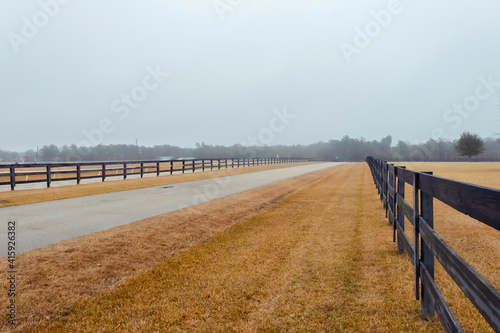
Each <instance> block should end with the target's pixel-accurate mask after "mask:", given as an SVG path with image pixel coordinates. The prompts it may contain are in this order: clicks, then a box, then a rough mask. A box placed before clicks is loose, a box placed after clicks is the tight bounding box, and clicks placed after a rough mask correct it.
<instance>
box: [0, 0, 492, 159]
mask: <svg viewBox="0 0 500 333" xmlns="http://www.w3.org/2000/svg"><path fill="white" fill-rule="evenodd" d="M0 34H1V35H2V36H3V38H2V39H1V41H0V59H1V61H0V91H1V92H2V93H1V97H2V98H1V99H0V110H1V119H2V120H1V122H2V129H1V131H0V149H3V150H10V151H25V150H27V149H36V146H42V145H48V144H56V145H58V146H61V145H64V144H67V145H71V144H78V145H95V144H98V143H103V144H115V143H116V144H117V143H126V144H132V143H135V142H136V139H137V140H138V143H139V144H140V145H146V146H152V145H157V144H170V145H177V146H181V147H193V146H194V145H195V144H196V143H197V142H206V143H209V144H214V145H215V144H217V145H219V144H220V145H232V144H235V143H244V144H250V140H249V138H250V137H254V138H257V142H254V143H255V144H267V145H274V144H288V145H291V144H309V143H314V142H318V141H328V140H330V139H339V138H341V137H342V136H344V135H349V136H351V137H358V138H359V137H364V138H365V139H367V140H372V139H380V138H382V137H385V136H386V135H392V136H393V138H394V140H393V142H396V141H397V140H405V141H409V142H412V143H413V142H421V141H426V140H428V139H429V138H434V139H439V138H451V139H455V138H458V137H459V135H460V133H461V132H463V131H471V132H474V133H477V134H479V135H480V136H483V137H488V136H490V137H498V135H499V133H500V107H499V105H498V104H499V103H500V102H499V96H500V66H499V63H500V43H499V41H500V2H498V1H495V0H479V1H451V0H448V1H445V0H443V1H439V2H433V1H396V0H393V1H356V2H353V1H319V0H308V1H305V0H304V1H291V0H286V1H285V0H283V1H269V0H267V1H266V0H252V1H249V0H247V1H244V0H241V1H237V0H216V1H213V0H204V1H198V0H193V1H186V0H178V1H177V0H170V1H169V0H165V1H159V0H158V1H153V0H150V1H123V0H121V1H118V0H108V1H95V0H87V1H76V0H72V1H68V0H65V1H62V0H59V1H56V0H41V1H16V0H3V1H2V2H1V4H0Z"/></svg>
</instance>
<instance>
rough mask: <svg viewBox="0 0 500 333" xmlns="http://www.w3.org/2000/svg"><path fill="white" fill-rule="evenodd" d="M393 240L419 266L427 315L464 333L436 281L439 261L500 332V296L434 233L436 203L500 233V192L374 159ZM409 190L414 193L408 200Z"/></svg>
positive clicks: (419, 293) (418, 287) (418, 289)
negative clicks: (410, 233) (407, 225)
mask: <svg viewBox="0 0 500 333" xmlns="http://www.w3.org/2000/svg"><path fill="white" fill-rule="evenodd" d="M366 162H367V163H368V165H369V166H370V169H371V172H372V175H373V179H374V181H375V185H376V187H377V189H378V193H379V195H380V200H381V201H382V203H383V206H384V208H385V210H386V217H387V218H388V219H389V222H390V224H391V225H392V226H393V240H394V241H396V239H397V247H398V250H399V251H400V252H406V253H407V254H408V256H409V258H410V260H411V262H412V263H413V266H414V268H415V269H414V284H415V298H416V299H417V300H420V301H421V311H422V315H423V316H424V317H426V318H433V317H434V316H435V314H437V316H438V318H439V320H440V321H441V323H442V325H443V328H444V329H445V331H446V332H462V328H461V327H460V325H459V323H458V321H457V320H456V318H455V316H454V314H453V312H452V311H451V310H450V307H449V306H448V304H447V302H446V300H445V299H444V297H443V295H442V293H441V292H440V290H439V288H438V286H437V285H436V283H435V281H434V259H437V260H438V261H439V263H440V264H441V266H442V267H443V268H444V270H445V271H446V272H447V274H449V276H450V277H451V278H452V279H453V281H454V282H455V283H456V284H457V285H458V287H459V288H460V289H461V290H462V292H463V293H464V294H465V295H466V297H467V298H468V299H469V300H470V301H471V302H472V304H473V305H474V306H475V307H476V308H477V310H478V311H479V312H480V313H481V315H482V316H483V317H484V319H486V321H487V322H488V324H489V325H490V326H491V328H492V329H493V330H494V331H495V332H500V293H499V292H498V290H497V289H496V288H495V287H494V286H493V285H492V284H491V283H490V282H488V281H487V280H486V279H485V278H484V277H483V276H481V275H480V274H479V273H478V272H477V271H476V270H475V269H474V268H473V267H472V266H471V265H469V264H468V263H467V262H466V261H465V260H464V259H463V258H462V257H461V256H459V255H458V254H457V253H456V251H455V250H454V249H452V248H451V247H450V246H449V245H448V244H447V243H446V242H445V241H444V240H443V239H442V237H441V236H440V235H438V234H437V233H436V231H435V230H434V199H437V200H439V201H441V202H443V203H444V204H446V205H448V206H450V207H452V208H454V209H455V210H457V211H459V212H461V213H463V214H465V215H468V216H470V217H472V218H474V219H476V220H477V221H479V222H481V223H484V224H486V225H488V226H490V227H492V228H494V229H496V230H497V231H498V230H500V191H499V190H496V189H492V188H486V187H482V186H477V185H472V184H468V183H463V182H459V181H454V180H450V179H446V178H441V177H436V176H433V175H432V172H415V171H411V170H407V169H406V168H405V167H403V166H399V167H398V166H394V165H393V164H388V163H387V162H385V161H381V160H378V159H375V158H373V157H368V158H367V159H366ZM405 184H407V185H410V186H412V187H413V191H412V193H410V194H411V196H409V197H410V198H412V199H413V200H411V203H409V201H410V200H408V199H405ZM405 220H406V221H409V222H410V223H411V224H412V227H413V237H412V238H413V242H411V241H410V239H409V238H408V237H407V234H406V233H405Z"/></svg>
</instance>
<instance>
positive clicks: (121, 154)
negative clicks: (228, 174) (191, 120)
mask: <svg viewBox="0 0 500 333" xmlns="http://www.w3.org/2000/svg"><path fill="white" fill-rule="evenodd" d="M480 140H481V141H482V142H483V146H482V150H481V151H482V153H480V154H479V155H477V156H474V157H473V160H477V161H500V138H497V139H494V138H486V139H480ZM457 143H458V142H457V140H455V141H449V140H437V141H436V140H433V139H430V140H428V141H427V142H425V143H420V144H411V143H408V142H404V141H401V140H399V141H397V142H396V143H395V144H394V143H393V142H392V137H391V136H390V135H389V136H386V137H384V138H382V139H380V140H379V141H378V140H373V141H367V140H365V139H363V138H359V139H358V138H351V137H349V136H347V135H346V136H344V137H343V138H342V139H340V140H330V141H328V142H318V143H313V144H309V145H292V146H285V145H275V146H253V147H247V146H242V145H238V144H236V145H232V146H229V147H227V146H219V145H210V144H206V143H204V142H202V143H198V144H196V147H195V148H181V147H176V146H171V145H158V146H154V147H145V146H137V145H124V144H118V145H98V146H93V147H77V146H75V145H71V146H62V147H57V146H55V145H48V146H43V147H41V148H40V149H39V151H38V154H37V152H36V151H35V150H33V149H32V150H28V151H26V152H24V153H19V152H8V151H2V150H0V162H35V161H37V162H58V161H59V162H76V161H119V160H158V159H170V158H172V159H178V158H188V157H193V158H251V157H260V158H265V157H276V156H279V157H301V158H312V159H321V160H328V161H364V159H365V158H366V156H369V155H371V156H375V157H377V158H380V159H384V160H387V161H466V160H468V156H466V155H465V156H464V155H463V154H460V152H459V151H457V148H456V147H457Z"/></svg>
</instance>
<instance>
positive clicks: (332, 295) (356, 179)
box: [0, 163, 500, 332]
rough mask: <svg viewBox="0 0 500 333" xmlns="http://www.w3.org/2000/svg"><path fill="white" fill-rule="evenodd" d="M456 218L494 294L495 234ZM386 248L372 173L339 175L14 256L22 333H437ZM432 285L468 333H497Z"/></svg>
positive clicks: (450, 224) (325, 174)
mask: <svg viewBox="0 0 500 333" xmlns="http://www.w3.org/2000/svg"><path fill="white" fill-rule="evenodd" d="M424 167H425V168H426V169H429V170H436V169H439V168H432V167H433V166H432V165H425V166H424ZM447 167H448V169H453V165H448V166H447ZM443 170H444V169H443ZM451 172H453V171H451ZM442 176H446V175H445V174H442ZM485 176H486V177H491V175H489V174H485ZM466 177H467V176H466ZM464 180H465V179H464ZM452 213H453V212H452V211H451V210H450V209H448V208H446V207H444V205H441V206H440V204H439V203H436V215H435V226H436V229H437V230H438V232H439V233H440V234H443V235H444V236H445V238H446V240H447V241H449V242H450V243H452V245H453V246H454V247H456V248H460V251H459V253H460V254H462V255H464V256H465V257H466V259H467V260H470V261H471V262H472V263H473V265H474V267H476V268H477V269H478V270H479V271H480V272H481V273H482V274H484V275H485V276H486V277H487V278H488V279H489V280H490V281H492V282H493V283H494V284H495V285H496V286H497V287H498V286H500V276H499V272H500V269H499V268H500V267H499V266H498V265H499V264H498V263H500V237H499V236H498V234H499V233H498V232H496V231H493V230H491V228H488V227H485V226H481V225H480V224H479V223H477V222H474V221H470V219H469V218H468V217H466V216H463V217H460V218H459V217H458V216H457V215H453V214H452ZM467 219H469V220H467ZM408 225H409V224H408ZM391 239H392V227H390V226H389V225H388V223H387V220H386V219H385V216H384V212H383V211H382V208H381V204H380V202H379V200H378V196H377V194H376V190H375V188H374V185H373V182H372V179H371V175H370V173H369V169H368V167H367V166H366V164H362V163H350V164H345V165H341V166H338V167H335V168H330V169H327V170H322V171H319V172H316V173H314V174H308V175H304V176H301V177H297V178H294V179H291V180H287V181H284V182H280V183H277V184H273V185H269V186H266V187H263V188H259V189H256V190H252V191H247V192H245V193H242V194H238V195H233V196H230V197H226V198H222V199H218V200H215V201H212V202H210V203H205V204H202V205H198V206H195V207H193V208H188V209H184V210H181V211H177V212H172V213H169V214H165V215H162V216H159V217H155V218H151V219H147V220H144V221H140V222H136V223H132V224H129V225H126V226H121V227H117V228H113V229H110V230H107V231H104V232H101V233H96V234H92V235H87V236H83V237H79V238H76V239H73V240H70V241H65V242H61V243H59V244H57V245H53V246H49V247H47V248H44V249H40V250H35V251H30V252H28V253H25V254H22V255H20V256H19V258H18V260H19V262H20V263H21V264H22V267H23V269H22V274H23V275H22V279H21V280H20V281H23V282H22V283H20V288H21V290H20V297H21V299H20V302H21V304H22V306H21V307H20V308H19V309H18V311H19V315H21V317H20V319H21V323H22V324H21V326H19V327H17V330H16V331H19V332H20V331H27V332H28V331H33V332H48V331H54V332H77V331H78V332H139V331H140V332H186V331H189V332H191V331H193V332H227V331H229V332H234V331H237V332H441V331H443V330H442V328H441V326H440V324H439V322H438V321H437V320H435V321H431V322H428V321H425V320H423V319H421V317H420V305H419V302H418V301H415V300H414V296H413V293H414V292H413V267H412V265H411V263H410V262H409V261H408V259H407V257H406V255H399V254H397V252H396V249H395V245H394V244H393V243H392V242H391ZM90 249H91V250H90ZM436 280H437V283H438V285H439V286H440V288H441V289H442V290H443V293H444V294H445V297H446V299H447V300H448V301H449V302H450V304H451V306H452V309H453V311H454V313H455V314H456V315H457V317H458V319H459V321H460V323H461V324H462V326H463V327H464V329H465V331H467V332H490V331H491V329H489V328H488V327H487V324H485V321H484V319H482V318H481V316H480V315H479V314H478V313H477V311H475V310H474V309H473V307H472V306H471V305H470V304H469V303H470V302H469V301H467V300H466V299H465V297H464V296H463V295H462V294H461V292H460V291H458V290H457V288H456V287H454V284H453V283H452V282H451V281H450V280H449V278H446V275H445V274H444V272H443V271H442V270H441V269H439V267H438V269H437V271H436ZM2 283H5V282H3V281H2ZM2 297H5V295H1V294H0V303H1V304H4V303H5V300H4V298H2ZM35 325H36V326H35ZM3 328H4V329H5V328H6V327H5V326H4V327H3Z"/></svg>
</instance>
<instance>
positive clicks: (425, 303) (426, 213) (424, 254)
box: [415, 172, 436, 319]
mask: <svg viewBox="0 0 500 333" xmlns="http://www.w3.org/2000/svg"><path fill="white" fill-rule="evenodd" d="M422 173H426V174H429V175H432V172H422ZM420 199H421V206H420V207H421V211H420V215H421V216H422V218H423V219H424V220H425V221H426V222H427V224H428V225H429V227H431V228H434V200H433V197H432V195H431V194H429V193H425V192H424V191H420ZM420 242H421V243H422V247H421V254H420V257H421V265H424V267H425V268H426V269H427V271H428V272H429V276H430V277H431V278H432V279H433V280H434V254H433V253H432V250H431V249H430V248H429V246H428V245H427V244H426V243H425V242H424V241H423V239H422V238H421V239H420ZM415 251H417V249H416V248H415ZM420 281H422V279H421V280H420ZM421 288H422V292H421V300H420V304H421V307H422V315H423V316H424V317H425V318H427V319H433V318H434V315H435V313H436V309H435V307H434V304H433V303H432V300H431V293H430V291H429V287H427V286H426V285H425V284H423V283H422V284H421Z"/></svg>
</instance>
